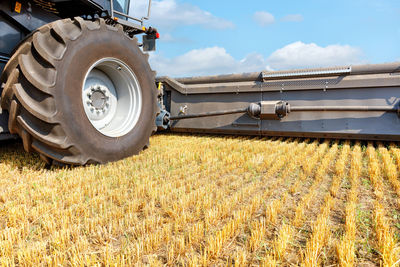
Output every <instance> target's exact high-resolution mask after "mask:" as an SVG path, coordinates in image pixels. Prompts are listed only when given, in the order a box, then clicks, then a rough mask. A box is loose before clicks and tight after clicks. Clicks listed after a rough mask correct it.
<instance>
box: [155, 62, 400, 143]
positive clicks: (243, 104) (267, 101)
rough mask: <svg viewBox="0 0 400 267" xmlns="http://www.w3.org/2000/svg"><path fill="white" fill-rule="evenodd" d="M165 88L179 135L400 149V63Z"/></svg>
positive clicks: (174, 82)
mask: <svg viewBox="0 0 400 267" xmlns="http://www.w3.org/2000/svg"><path fill="white" fill-rule="evenodd" d="M159 82H161V83H162V85H163V88H164V97H163V99H164V106H165V108H166V109H167V111H169V112H170V118H171V119H172V120H171V121H170V123H169V124H170V130H171V131H173V132H195V133H221V134H244V135H263V136H293V137H318V138H326V137H327V138H346V139H347V138H348V139H367V140H396V141H400V118H399V102H400V63H389V64H379V65H363V66H352V67H350V66H348V67H340V68H330V69H313V70H295V71H278V72H261V73H250V74H240V75H225V76H210V77H193V78H182V79H172V78H168V77H163V78H159ZM251 103H253V104H255V106H257V105H258V107H259V110H258V112H261V113H260V114H257V115H256V116H254V114H252V113H251V112H249V108H248V107H249V105H250V104H251ZM279 103H284V104H285V111H284V114H283V115H282V116H280V115H279V116H278V113H279V111H278V109H277V108H276V107H278V106H279ZM260 110H261V111H260ZM224 111H226V113H227V114H223V113H224ZM230 113H233V114H230ZM196 114H197V115H198V116H196ZM218 114H220V115H218Z"/></svg>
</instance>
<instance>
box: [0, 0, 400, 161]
mask: <svg viewBox="0 0 400 267" xmlns="http://www.w3.org/2000/svg"><path fill="white" fill-rule="evenodd" d="M129 4H130V3H129V0H113V1H110V0H64V1H58V0H48V1H45V0H34V1H25V0H19V1H2V2H1V3H0V21H1V24H0V29H1V31H0V35H1V36H0V40H1V42H0V71H1V72H2V75H1V81H0V82H1V89H0V92H1V108H2V109H3V111H1V110H0V140H7V139H13V138H15V136H20V137H21V139H22V141H23V145H24V148H25V150H26V151H28V152H34V151H35V152H38V153H39V155H40V157H41V158H42V159H43V160H45V161H46V162H47V163H49V164H51V163H66V164H75V165H84V164H87V163H105V162H109V161H116V160H119V159H122V158H124V157H127V156H130V155H133V154H137V153H139V152H140V151H141V150H142V149H143V148H145V147H146V146H148V142H149V141H148V140H149V137H150V135H151V134H152V133H153V132H155V131H156V130H159V131H161V130H169V131H172V132H191V133H219V134H243V135H265V136H293V137H318V138H344V139H363V140H388V141H389V140H390V141H399V140H400V118H399V115H400V107H399V100H400V63H390V64H379V65H363V66H346V67H335V68H325V69H308V70H295V71H276V72H261V73H258V72H257V73H250V74H239V75H223V76H210V77H192V78H181V79H172V78H169V77H161V78H157V79H156V78H155V73H154V72H153V71H152V70H151V68H150V66H149V64H148V62H147V58H148V56H147V55H146V54H145V53H143V52H142V51H145V52H146V51H151V50H154V49H155V40H156V39H157V38H158V33H157V30H156V29H154V28H151V27H149V28H146V27H144V26H143V21H144V20H145V19H148V16H149V15H150V5H151V1H149V9H148V16H147V17H144V18H135V17H132V16H129V15H128V11H129ZM132 21H133V22H132ZM138 34H144V35H143V42H142V43H138V42H137V39H136V37H135V36H136V35H138ZM140 47H141V48H142V49H140ZM157 88H158V90H157Z"/></svg>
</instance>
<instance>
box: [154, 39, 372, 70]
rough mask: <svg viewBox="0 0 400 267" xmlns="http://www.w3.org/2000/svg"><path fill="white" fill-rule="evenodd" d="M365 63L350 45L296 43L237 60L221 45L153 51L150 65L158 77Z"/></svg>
mask: <svg viewBox="0 0 400 267" xmlns="http://www.w3.org/2000/svg"><path fill="white" fill-rule="evenodd" d="M360 63H365V61H363V60H362V52H361V50H360V49H358V48H354V47H351V46H349V45H329V46H326V47H320V46H318V45H316V44H314V43H310V44H305V43H303V42H295V43H292V44H289V45H287V46H285V47H283V48H280V49H278V50H276V51H275V52H273V53H272V54H271V55H270V56H269V57H268V58H264V56H263V55H261V54H257V53H252V54H249V55H247V56H246V57H245V58H243V59H241V60H237V59H235V58H234V57H233V56H231V55H230V54H229V53H228V52H227V51H226V50H225V49H224V48H222V47H217V46H216V47H209V48H204V49H195V50H191V51H189V52H187V53H185V54H183V55H181V56H178V57H175V58H166V57H164V56H163V55H160V54H151V56H150V64H151V66H152V68H153V69H154V70H156V71H157V74H158V75H159V76H164V75H168V76H173V77H183V76H197V75H218V74H229V73H242V72H257V71H262V70H285V69H297V68H314V67H329V66H341V65H349V64H360Z"/></svg>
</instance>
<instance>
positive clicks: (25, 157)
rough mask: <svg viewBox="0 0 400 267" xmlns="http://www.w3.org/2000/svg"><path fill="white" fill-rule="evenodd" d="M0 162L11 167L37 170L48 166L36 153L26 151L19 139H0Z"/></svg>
mask: <svg viewBox="0 0 400 267" xmlns="http://www.w3.org/2000/svg"><path fill="white" fill-rule="evenodd" d="M0 163H1V164H5V165H8V166H10V167H12V168H16V169H18V170H22V169H23V168H25V169H29V170H33V171H38V170H43V169H48V168H49V167H50V166H46V164H45V163H44V162H43V161H42V160H41V159H40V157H39V155H38V154H37V153H27V152H26V151H25V150H24V147H23V145H22V141H21V140H20V139H16V140H8V141H0Z"/></svg>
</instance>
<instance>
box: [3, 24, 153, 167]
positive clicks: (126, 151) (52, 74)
mask: <svg viewBox="0 0 400 267" xmlns="http://www.w3.org/2000/svg"><path fill="white" fill-rule="evenodd" d="M105 57H112V58H116V59H119V60H121V61H122V62H124V63H125V64H126V65H127V66H129V67H130V68H131V70H132V71H133V72H134V73H135V75H136V77H137V79H138V82H139V85H140V87H141V91H142V92H141V93H142V101H143V102H142V111H141V115H140V118H139V120H138V122H137V123H136V125H135V127H134V128H133V129H132V130H131V131H130V132H129V133H127V134H126V135H124V136H122V137H118V138H113V137H108V136H105V135H103V134H101V133H100V132H99V131H97V130H96V129H95V128H94V127H93V126H92V124H91V123H90V121H89V119H88V118H87V116H86V114H85V111H84V108H83V104H82V91H81V90H82V85H83V82H84V78H85V75H86V73H87V71H88V69H89V68H90V66H91V65H92V64H93V63H94V62H96V61H98V60H99V59H101V58H105ZM2 80H3V82H5V87H4V90H3V92H2V97H1V107H2V108H3V109H5V110H8V112H9V130H10V132H11V133H13V134H18V135H19V136H20V137H21V138H22V140H23V145H24V148H25V150H26V151H28V152H32V151H36V152H38V153H39V154H40V156H41V158H42V159H43V160H45V161H46V162H47V163H52V162H53V161H56V162H58V163H66V164H74V165H84V164H87V163H106V162H110V161H117V160H120V159H122V158H125V157H128V156H131V155H134V154H137V153H139V152H140V151H141V150H142V149H143V148H145V147H147V146H148V144H149V137H150V135H151V134H152V132H153V131H155V129H156V127H155V117H156V113H157V110H158V107H157V89H156V88H155V72H153V71H152V70H151V68H150V66H149V64H148V55H147V54H143V53H142V51H141V50H140V49H139V47H138V44H137V40H136V38H130V37H128V36H127V35H126V34H125V33H124V32H123V29H122V26H120V25H117V26H110V25H107V24H106V23H105V21H104V20H103V19H99V20H97V21H94V22H92V21H87V20H83V19H82V18H79V17H77V18H74V19H73V20H71V19H65V20H59V21H55V22H53V23H50V24H47V25H45V26H43V27H41V28H39V29H38V30H37V31H36V32H35V33H34V34H33V35H32V36H31V37H29V38H27V40H25V42H24V43H23V44H21V45H20V47H19V48H18V49H17V51H16V52H15V54H14V55H13V56H12V58H11V59H10V61H9V62H8V64H7V65H6V67H5V70H4V72H3V75H2ZM53 163H54V162H53Z"/></svg>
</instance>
